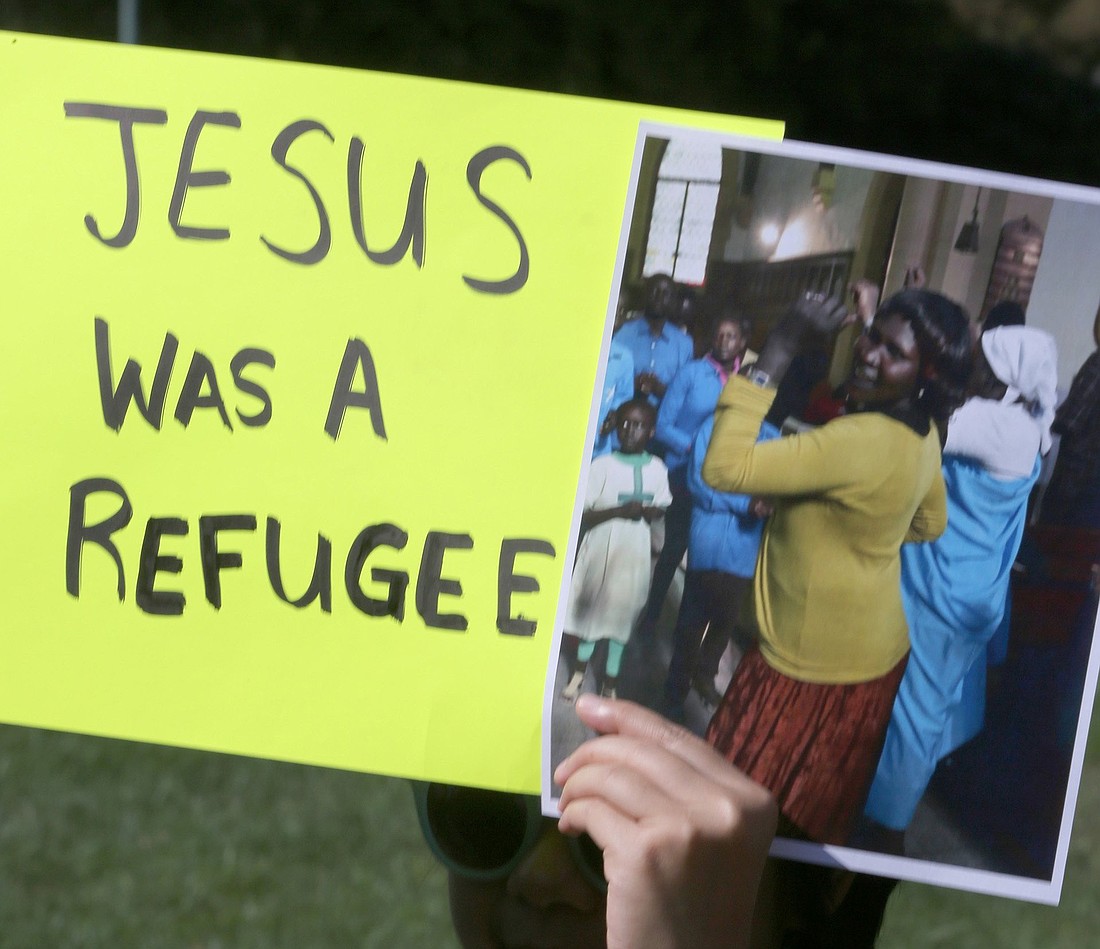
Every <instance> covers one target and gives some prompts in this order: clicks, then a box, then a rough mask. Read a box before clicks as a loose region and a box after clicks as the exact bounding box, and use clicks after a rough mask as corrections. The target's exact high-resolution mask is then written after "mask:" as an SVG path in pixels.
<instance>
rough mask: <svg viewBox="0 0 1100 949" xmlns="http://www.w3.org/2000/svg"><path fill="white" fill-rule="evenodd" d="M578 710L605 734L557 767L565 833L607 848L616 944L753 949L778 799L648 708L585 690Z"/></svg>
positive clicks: (610, 938)
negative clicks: (755, 916) (759, 893)
mask: <svg viewBox="0 0 1100 949" xmlns="http://www.w3.org/2000/svg"><path fill="white" fill-rule="evenodd" d="M577 714H578V715H579V716H580V718H581V720H582V721H584V723H585V724H586V725H588V726H589V727H590V728H592V729H594V730H595V731H597V732H599V733H600V737H597V738H594V739H592V740H591V741H588V742H585V743H584V744H583V745H581V746H580V748H578V749H577V750H576V751H575V752H574V753H573V754H572V755H570V756H569V757H568V758H566V759H565V761H563V762H562V763H561V764H560V765H559V766H558V768H557V770H556V771H555V772H554V780H555V782H556V783H557V784H559V785H560V786H561V787H562V794H561V799H560V807H561V820H560V822H559V828H560V829H561V831H562V832H563V833H567V834H579V833H587V834H588V835H589V836H590V837H591V838H592V839H593V840H594V841H595V842H596V843H597V845H599V847H600V848H601V849H602V850H603V860H604V876H605V877H606V879H607V946H608V949H637V947H640V946H645V947H654V949H681V947H685V949H686V947H691V949H711V947H714V949H717V947H723V949H728V947H731V946H747V945H748V939H749V933H750V930H751V926H752V918H753V908H754V904H755V902H756V891H757V887H758V884H759V882H760V875H761V872H762V869H763V866H764V859H765V857H766V856H767V851H768V847H769V845H770V843H771V840H772V837H773V836H774V834H775V826H776V816H777V808H776V805H775V802H774V800H773V799H772V798H771V796H770V795H769V794H768V792H767V791H765V790H764V789H763V788H762V787H760V786H759V785H758V784H756V783H755V782H753V781H751V780H750V779H749V778H747V777H746V776H745V775H743V774H742V773H741V772H740V771H738V770H737V769H736V768H734V767H732V766H731V765H730V764H729V763H728V762H726V761H725V759H723V758H722V757H721V756H720V755H719V754H718V753H717V752H716V751H714V749H713V748H711V747H710V746H709V745H707V744H706V743H705V742H704V741H702V740H701V739H699V738H697V737H695V736H694V735H692V734H691V733H690V732H688V731H686V730H685V729H683V728H679V727H678V726H676V725H673V724H672V723H671V722H668V721H666V720H665V719H663V718H661V717H660V716H658V715H656V714H655V713H653V712H650V711H648V710H646V709H644V708H642V707H641V706H638V705H634V704H633V703H631V702H620V701H614V700H608V699H600V698H598V697H596V696H594V695H582V696H581V697H580V698H579V699H578V701H577Z"/></svg>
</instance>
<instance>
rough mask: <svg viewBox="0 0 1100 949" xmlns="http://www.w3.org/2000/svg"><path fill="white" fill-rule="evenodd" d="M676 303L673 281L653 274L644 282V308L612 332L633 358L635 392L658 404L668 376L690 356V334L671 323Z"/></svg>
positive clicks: (662, 275) (672, 374) (673, 374)
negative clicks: (637, 317) (639, 314)
mask: <svg viewBox="0 0 1100 949" xmlns="http://www.w3.org/2000/svg"><path fill="white" fill-rule="evenodd" d="M678 304H679V296H678V294H677V292H676V284H674V283H673V282H672V278H671V277H670V276H669V275H668V274H654V275H653V276H652V277H650V278H649V281H648V282H647V284H646V304H645V311H644V312H643V314H642V317H641V318H640V319H636V320H630V321H629V322H628V323H625V324H624V325H623V326H622V328H620V329H619V331H618V332H617V333H616V334H615V337H614V338H615V339H616V340H618V341H619V342H620V343H622V344H623V345H625V346H626V347H627V349H629V350H630V355H631V358H632V359H633V360H634V387H635V390H636V392H637V394H638V395H643V396H645V397H646V398H647V399H649V401H650V403H651V404H652V405H659V404H660V402H661V399H662V398H664V395H665V390H666V389H667V388H668V385H669V383H670V382H672V377H673V376H675V375H676V373H677V371H678V370H679V368H680V367H681V366H682V365H684V363H686V362H688V361H689V360H690V359H691V357H692V356H693V355H694V347H693V345H692V342H691V337H690V336H688V335H687V334H686V333H685V332H684V331H683V330H682V329H680V327H678V326H676V325H675V323H673V322H672V321H671V320H672V316H673V315H674V313H675V311H676V308H677V306H678Z"/></svg>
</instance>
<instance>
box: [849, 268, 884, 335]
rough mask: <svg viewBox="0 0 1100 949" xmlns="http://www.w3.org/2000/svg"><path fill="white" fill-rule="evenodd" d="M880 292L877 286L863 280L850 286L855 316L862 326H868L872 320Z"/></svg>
mask: <svg viewBox="0 0 1100 949" xmlns="http://www.w3.org/2000/svg"><path fill="white" fill-rule="evenodd" d="M881 292H882V291H881V290H880V289H879V286H878V284H876V283H873V282H872V281H870V280H867V279H865V278H861V279H859V280H857V281H856V282H855V283H853V284H852V302H853V303H854V304H855V308H856V315H857V316H858V317H859V319H860V321H861V322H862V323H863V325H864V326H867V325H869V324H870V322H871V320H872V319H873V318H874V315H875V310H877V309H878V300H879V295H880V294H881Z"/></svg>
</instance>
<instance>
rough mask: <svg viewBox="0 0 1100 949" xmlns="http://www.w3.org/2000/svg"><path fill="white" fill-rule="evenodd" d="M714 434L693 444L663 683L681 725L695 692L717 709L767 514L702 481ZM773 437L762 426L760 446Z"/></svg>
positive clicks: (773, 431)
mask: <svg viewBox="0 0 1100 949" xmlns="http://www.w3.org/2000/svg"><path fill="white" fill-rule="evenodd" d="M713 429H714V417H713V416H710V417H708V418H707V419H706V420H705V421H704V422H703V425H702V427H701V428H700V429H699V433H698V435H696V437H695V443H694V444H693V445H692V449H691V457H690V459H689V464H688V465H687V484H688V490H689V491H690V496H691V501H692V510H691V533H690V536H689V539H688V567H687V574H686V576H685V578H684V594H683V597H682V598H681V600H680V613H679V615H678V616H677V618H676V628H675V630H674V632H673V647H672V661H671V662H670V663H669V669H668V679H667V680H666V681H665V705H666V714H667V715H668V716H669V717H670V718H672V719H674V720H676V719H680V718H682V716H683V710H684V700H685V699H686V698H687V694H688V691H689V690H690V689H691V687H692V686H694V687H695V690H696V691H697V692H698V693H699V695H700V697H701V698H702V699H703V701H704V702H705V703H706V704H708V705H711V706H713V705H717V704H718V702H720V701H721V698H722V696H721V695H720V694H719V692H718V690H717V689H716V688H715V686H714V677H715V675H716V674H717V672H718V664H719V662H720V661H721V659H722V654H723V653H724V652H725V650H726V645H727V644H728V643H729V641H730V637H731V636H732V634H733V631H734V629H735V628H736V626H737V619H738V616H739V614H740V612H741V603H742V600H743V599H744V596H745V591H746V590H747V589H748V587H749V583H750V582H751V580H752V575H753V572H754V570H755V569H756V554H757V551H758V550H759V548H760V535H761V533H762V531H763V529H764V519H765V518H766V517H767V515H768V513H769V506H768V504H767V502H766V501H764V500H762V499H760V498H751V497H749V496H748V495H745V494H728V493H726V492H724V491H717V490H715V489H714V488H712V487H711V486H710V485H709V484H707V483H706V482H705V481H704V480H703V473H702V472H703V459H704V458H706V455H707V447H708V446H709V445H710V435H711V432H712V431H713ZM778 437H779V429H777V428H776V427H775V426H774V425H771V424H770V423H768V422H764V423H763V425H762V426H761V428H760V437H759V440H760V441H768V440H770V439H772V438H778Z"/></svg>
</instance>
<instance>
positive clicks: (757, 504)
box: [749, 498, 775, 520]
mask: <svg viewBox="0 0 1100 949" xmlns="http://www.w3.org/2000/svg"><path fill="white" fill-rule="evenodd" d="M774 510H775V505H774V504H772V503H771V501H768V500H767V499H765V498H750V499H749V514H751V515H752V516H753V517H756V518H759V519H760V520H764V518H766V517H770V516H771V513H772V511H774Z"/></svg>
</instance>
